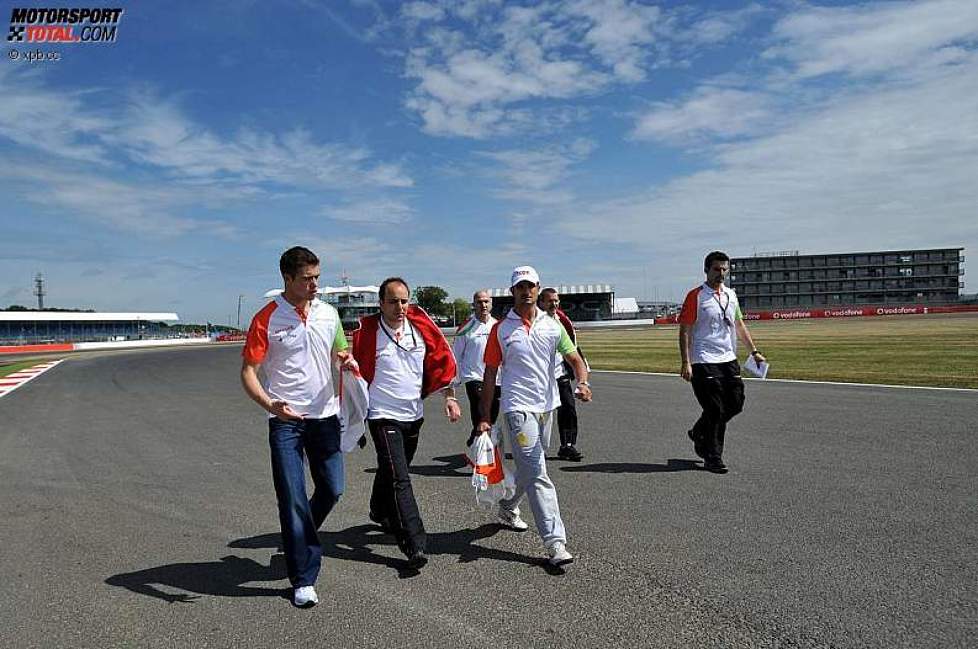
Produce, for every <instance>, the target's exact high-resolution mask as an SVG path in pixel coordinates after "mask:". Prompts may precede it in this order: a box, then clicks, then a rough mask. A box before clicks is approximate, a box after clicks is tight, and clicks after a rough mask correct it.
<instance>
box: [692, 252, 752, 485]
mask: <svg viewBox="0 0 978 649" xmlns="http://www.w3.org/2000/svg"><path fill="white" fill-rule="evenodd" d="M703 270H704V272H705V273H706V282H704V283H703V284H701V285H700V286H697V287H696V288H694V289H693V290H691V291H690V292H689V293H688V294H687V295H686V300H685V301H684V302H683V308H682V311H681V312H680V314H679V355H680V359H681V362H682V369H681V370H680V373H681V375H682V377H683V379H684V380H686V381H690V382H692V384H693V394H694V395H696V400H697V401H698V402H699V404H700V406H702V408H703V413H702V414H701V415H700V418H699V419H698V420H697V421H696V423H695V424H694V425H693V428H692V429H691V430H689V431H688V432H687V433H686V434H687V435H688V436H689V438H690V439H691V440H692V441H693V448H694V450H695V451H696V454H697V455H699V456H700V457H701V458H703V466H704V468H706V469H707V470H708V471H712V472H714V473H726V472H727V465H726V464H724V463H723V440H724V435H725V433H726V430H727V422H729V421H730V420H731V419H733V418H734V416H736V415H737V414H738V413H740V411H741V410H743V409H744V382H743V380H741V378H740V365H739V364H738V363H737V336H738V335H739V336H740V338H741V340H743V341H744V344H745V345H747V346H748V347H749V348H750V350H751V352H750V354H751V356H753V357H754V359H755V360H756V361H757V362H758V363H762V362H764V360H765V358H764V356H763V355H762V354H761V352H759V351H758V350H757V347H756V346H755V345H754V340H753V339H752V338H751V335H750V332H749V331H748V330H747V325H746V324H744V316H743V313H741V311H740V304H739V303H738V302H737V294H736V293H735V292H734V290H733V289H731V288H729V287H728V286H726V285H724V281H725V280H726V278H727V275H728V273H729V272H730V257H728V256H727V255H726V254H725V253H723V252H720V251H719V250H715V251H713V252H711V253H710V254H708V255H707V256H706V259H705V260H704V261H703Z"/></svg>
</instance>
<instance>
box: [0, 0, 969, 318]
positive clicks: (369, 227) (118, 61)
mask: <svg viewBox="0 0 978 649" xmlns="http://www.w3.org/2000/svg"><path fill="white" fill-rule="evenodd" d="M10 6H11V5H9V4H8V5H6V7H7V8H6V9H4V11H3V15H5V16H9V7H10ZM18 6H20V5H18ZM38 6H40V5H38ZM44 6H71V5H67V4H60V3H44ZM78 6H81V5H78ZM121 6H123V7H125V9H126V11H125V14H124V15H123V17H122V20H121V22H120V24H119V28H118V39H117V42H116V43H113V44H80V43H79V44H46V45H41V46H38V45H28V44H21V45H18V46H16V47H12V46H11V44H10V43H6V44H5V45H6V48H7V51H8V56H5V57H4V60H3V61H0V91H2V96H3V97H4V99H3V101H2V102H0V192H2V194H3V201H2V206H0V232H2V235H0V304H3V305H6V304H11V303H20V304H33V303H34V299H33V297H32V296H31V279H32V277H33V276H34V274H35V273H37V272H42V273H44V275H45V277H46V280H47V290H48V297H47V304H48V305H52V306H65V307H92V308H96V309H99V310H152V311H157V310H161V311H176V312H177V313H179V314H180V316H181V318H182V319H183V320H185V321H202V320H204V319H208V320H211V321H213V322H221V323H226V322H227V321H228V318H229V316H230V315H231V314H233V313H235V309H236V306H237V299H238V295H239V294H243V295H245V296H246V298H245V303H244V311H245V314H244V315H246V316H250V314H251V313H252V312H254V311H255V310H256V309H258V308H259V307H260V306H261V303H262V300H261V298H260V296H261V294H262V293H263V292H264V291H265V290H267V289H269V288H274V287H276V286H278V285H279V284H280V281H279V277H278V274H277V260H278V256H279V254H280V253H281V251H282V250H284V249H285V248H286V247H288V246H290V245H294V244H301V245H306V246H308V247H310V248H312V249H313V250H314V251H315V252H316V253H317V254H319V255H320V257H321V259H322V260H323V278H324V283H328V284H337V283H338V282H339V279H338V278H339V275H340V273H341V272H342V271H346V272H347V273H348V274H349V276H350V277H351V280H352V281H353V283H364V284H365V283H378V282H379V281H380V280H381V279H383V278H384V277H386V276H388V275H391V274H399V275H402V276H404V277H405V278H406V279H407V280H408V281H409V282H410V283H411V284H412V285H426V284H437V285H440V286H443V287H445V288H446V289H447V290H448V291H449V292H450V293H451V294H452V295H455V296H465V297H467V296H469V295H470V294H471V292H472V291H473V290H474V289H475V288H478V287H481V286H490V287H498V286H504V285H505V283H506V279H507V276H508V272H509V270H510V269H511V268H512V267H513V266H515V265H519V264H524V263H529V264H533V265H534V266H536V267H537V268H538V270H539V271H540V273H541V276H542V279H543V281H544V282H545V283H565V284H577V283H611V284H613V285H615V287H616V289H617V292H618V295H619V296H622V297H627V296H633V297H638V298H640V299H642V298H649V299H651V298H653V297H658V298H659V299H668V298H672V299H676V300H678V299H680V298H681V296H682V295H683V294H684V292H685V290H686V289H687V288H688V287H690V286H692V285H695V284H696V283H697V282H698V281H700V280H701V278H702V275H701V272H700V269H701V260H702V258H703V256H704V254H705V253H706V252H708V251H709V250H712V249H715V248H719V249H723V250H727V251H728V252H730V253H731V254H733V255H745V254H751V253H753V252H755V251H778V250H800V251H801V252H802V253H819V252H841V251H847V250H868V249H892V248H914V247H938V246H959V245H960V246H964V247H965V248H966V251H965V254H966V255H968V256H969V259H970V255H972V254H975V253H976V252H978V214H976V206H978V135H976V134H978V50H976V43H978V3H975V2H974V1H973V0H933V1H931V2H871V3H839V2H832V3H822V4H814V3H804V2H772V3H753V2H743V3H740V2H716V3H706V2H696V3H688V4H681V3H649V2H632V1H628V0H609V1H606V2H602V1H599V0H587V1H583V0H566V1H565V0H560V1H553V2H540V3H517V2H506V3H503V2H494V1H491V0H487V1H481V0H472V1H455V2H435V1H429V2H411V3H393V2H390V3H388V2H376V1H373V0H355V1H353V2H350V3H341V2H314V1H312V0H297V1H292V2H241V1H236V2H212V3H183V2H170V3H123V4H122V5H121ZM5 20H6V18H5ZM11 49H18V50H19V51H20V52H26V51H28V50H37V49H41V50H42V51H45V52H58V53H59V54H60V56H61V59H60V60H58V61H44V62H27V61H25V60H24V57H23V56H21V58H20V59H19V60H17V61H14V60H11V59H10V57H9V51H10V50H11ZM974 263H975V262H973V261H969V262H966V264H965V267H966V268H968V267H969V266H971V265H973V264H974ZM968 277H974V272H973V271H972V272H969V274H968V276H966V278H965V280H966V288H965V290H966V291H967V292H975V291H976V290H978V285H976V284H975V281H974V280H969V279H968Z"/></svg>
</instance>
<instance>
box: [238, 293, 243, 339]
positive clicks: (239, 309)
mask: <svg viewBox="0 0 978 649" xmlns="http://www.w3.org/2000/svg"><path fill="white" fill-rule="evenodd" d="M242 301H244V295H239V296H238V331H241V302H242Z"/></svg>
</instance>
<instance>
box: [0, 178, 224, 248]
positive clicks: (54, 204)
mask: <svg viewBox="0 0 978 649" xmlns="http://www.w3.org/2000/svg"><path fill="white" fill-rule="evenodd" d="M0 180H3V181H5V182H4V184H6V185H7V187H8V192H9V194H8V196H11V197H13V196H18V195H19V196H18V197H19V198H21V199H22V200H25V201H28V202H31V203H34V204H36V205H40V206H42V207H44V208H47V209H51V210H55V211H57V212H60V213H65V214H69V215H71V216H72V217H75V218H81V219H83V220H85V221H87V222H89V223H94V224H99V225H103V226H108V227H111V228H113V229H118V230H123V231H126V232H131V233H137V234H142V235H145V236H152V237H176V236H181V235H185V234H190V233H198V234H210V235H214V236H219V237H222V238H227V239H231V238H234V237H236V236H237V235H238V234H239V231H238V229H237V228H236V227H235V226H234V225H232V224H230V223H227V222H224V221H219V220H215V219H202V218H195V217H192V216H189V214H190V213H191V212H192V211H193V210H195V209H198V208H200V207H202V206H208V205H210V206H217V205H221V204H224V202H225V201H226V196H225V194H224V192H220V191H214V190H211V189H208V188H197V189H195V190H194V191H193V192H189V191H187V188H186V187H180V186H175V185H173V184H171V183H163V184H157V183H148V184H146V183H144V184H137V183H134V182H124V181H119V180H113V179H110V178H107V177H104V176H101V175H98V174H92V173H88V172H78V171H71V170H69V169H67V168H64V167H59V166H44V165H39V164H30V165H28V164H9V163H2V164H0Z"/></svg>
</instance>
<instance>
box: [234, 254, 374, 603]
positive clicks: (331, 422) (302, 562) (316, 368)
mask: <svg viewBox="0 0 978 649" xmlns="http://www.w3.org/2000/svg"><path fill="white" fill-rule="evenodd" d="M279 270H280V271H281V273H282V279H283V280H284V282H285V289H284V290H283V291H282V294H281V295H279V296H277V297H276V298H275V299H274V300H272V301H271V302H269V303H268V304H267V305H266V306H265V308H263V309H262V310H261V311H259V312H258V313H256V314H255V317H254V318H253V319H252V321H251V327H250V328H249V329H248V338H247V341H246V343H245V347H244V351H243V352H242V357H243V361H242V364H241V384H242V385H243V386H244V390H245V392H246V393H247V394H248V396H249V397H251V398H252V400H254V401H255V403H257V404H258V405H260V406H261V407H262V408H264V409H265V410H267V411H268V413H269V420H268V442H269V446H270V449H271V456H272V480H273V482H274V484H275V497H276V499H277V500H278V513H279V523H280V524H281V527H282V545H283V546H284V548H285V563H286V567H287V570H288V575H289V581H290V582H291V584H292V588H293V595H292V603H293V604H295V605H296V606H298V607H300V608H306V607H310V606H315V605H316V604H317V603H318V602H319V597H318V596H317V595H316V589H315V588H314V584H315V583H316V577H317V576H318V575H319V567H320V564H321V562H322V547H321V546H320V543H319V535H318V530H319V526H320V525H322V524H323V521H324V520H326V516H327V515H328V514H329V512H330V510H331V509H332V508H333V505H335V504H336V502H337V501H338V500H339V497H340V495H341V494H342V493H343V483H344V475H343V454H342V452H341V451H340V422H339V418H338V414H339V401H338V399H337V398H336V396H335V394H334V392H333V378H332V375H331V372H330V366H331V364H332V363H337V364H340V365H342V366H343V367H350V366H353V365H355V362H354V360H353V358H352V357H351V356H350V355H349V353H348V352H347V351H346V349H347V342H346V336H345V335H344V334H343V326H342V323H341V322H340V318H339V314H338V313H337V312H336V309H334V308H333V307H332V306H330V305H329V304H326V303H325V302H322V301H320V300H318V299H316V292H317V289H318V282H319V259H318V258H317V257H316V255H315V254H313V253H312V252H311V251H309V250H307V249H306V248H302V247H298V246H297V247H294V248H290V249H289V250H286V251H285V253H283V255H282V258H281V259H280V260H279ZM259 367H261V369H262V374H263V377H262V380H259V376H258V368H259ZM303 458H306V459H308V462H309V472H310V473H311V474H312V481H313V484H314V485H315V492H314V493H313V495H312V498H309V499H307V498H306V478H305V469H304V461H303Z"/></svg>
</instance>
